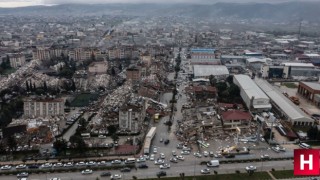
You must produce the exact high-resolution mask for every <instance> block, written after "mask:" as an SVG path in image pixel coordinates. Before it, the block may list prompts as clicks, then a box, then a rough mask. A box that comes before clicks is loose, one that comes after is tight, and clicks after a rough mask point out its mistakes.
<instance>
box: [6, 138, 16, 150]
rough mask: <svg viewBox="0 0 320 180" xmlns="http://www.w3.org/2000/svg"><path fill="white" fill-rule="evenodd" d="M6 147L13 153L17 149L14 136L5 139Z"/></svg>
mask: <svg viewBox="0 0 320 180" xmlns="http://www.w3.org/2000/svg"><path fill="white" fill-rule="evenodd" d="M7 146H8V147H9V149H10V150H12V151H15V150H16V149H17V141H16V139H15V138H14V136H9V137H8V139H7Z"/></svg>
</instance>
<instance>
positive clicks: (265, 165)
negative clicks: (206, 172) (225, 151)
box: [0, 159, 293, 180]
mask: <svg viewBox="0 0 320 180" xmlns="http://www.w3.org/2000/svg"><path fill="white" fill-rule="evenodd" d="M199 161H200V159H199ZM199 161H195V163H190V161H182V162H179V163H177V164H173V163H171V168H170V169H167V170H165V171H166V172H167V176H179V173H182V172H184V173H185V175H186V176H192V175H200V174H201V173H200V170H201V169H204V168H206V166H205V165H199V164H198V163H199ZM147 164H148V165H149V168H148V169H147V170H139V169H138V170H132V171H131V172H128V173H121V172H120V171H119V170H112V171H110V172H111V173H112V174H121V175H122V179H132V176H136V177H137V178H138V179H141V178H156V173H157V172H158V171H160V169H159V166H158V165H154V164H153V162H151V161H149V162H147ZM249 165H254V166H256V167H257V169H258V171H261V170H262V171H267V170H271V169H272V168H274V169H276V170H284V169H293V164H292V161H266V162H254V163H238V164H221V165H220V167H216V168H210V169H211V172H212V173H213V171H214V170H215V171H217V172H218V173H219V174H225V173H235V171H236V170H240V172H245V169H244V168H245V167H246V166H249ZM102 172H105V171H95V172H93V174H91V175H82V174H81V173H80V171H79V173H76V172H70V173H69V172H68V173H47V174H34V175H30V176H29V178H28V179H29V180H32V179H33V180H36V179H37V180H38V179H39V180H44V179H50V178H53V177H59V178H61V179H62V180H72V179H76V180H80V179H96V178H97V177H99V176H100V174H101V173H102ZM0 179H3V180H11V179H17V177H16V176H14V175H11V176H0ZM101 179H109V178H101Z"/></svg>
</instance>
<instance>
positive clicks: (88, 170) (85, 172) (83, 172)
mask: <svg viewBox="0 0 320 180" xmlns="http://www.w3.org/2000/svg"><path fill="white" fill-rule="evenodd" d="M92 172H93V171H92V169H86V170H83V171H81V174H83V175H85V174H92Z"/></svg>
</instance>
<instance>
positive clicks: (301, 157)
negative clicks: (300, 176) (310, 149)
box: [300, 154, 313, 170]
mask: <svg viewBox="0 0 320 180" xmlns="http://www.w3.org/2000/svg"><path fill="white" fill-rule="evenodd" d="M305 164H308V165H309V170H312V169H313V164H312V154H309V160H304V155H303V154H300V170H304V165H305Z"/></svg>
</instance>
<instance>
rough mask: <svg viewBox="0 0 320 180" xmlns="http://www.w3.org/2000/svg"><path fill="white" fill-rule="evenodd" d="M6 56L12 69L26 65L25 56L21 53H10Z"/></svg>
mask: <svg viewBox="0 0 320 180" xmlns="http://www.w3.org/2000/svg"><path fill="white" fill-rule="evenodd" d="M8 56H9V60H10V66H11V67H13V68H19V67H21V66H23V65H24V64H25V63H26V56H25V55H24V54H22V53H10V54H8Z"/></svg>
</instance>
